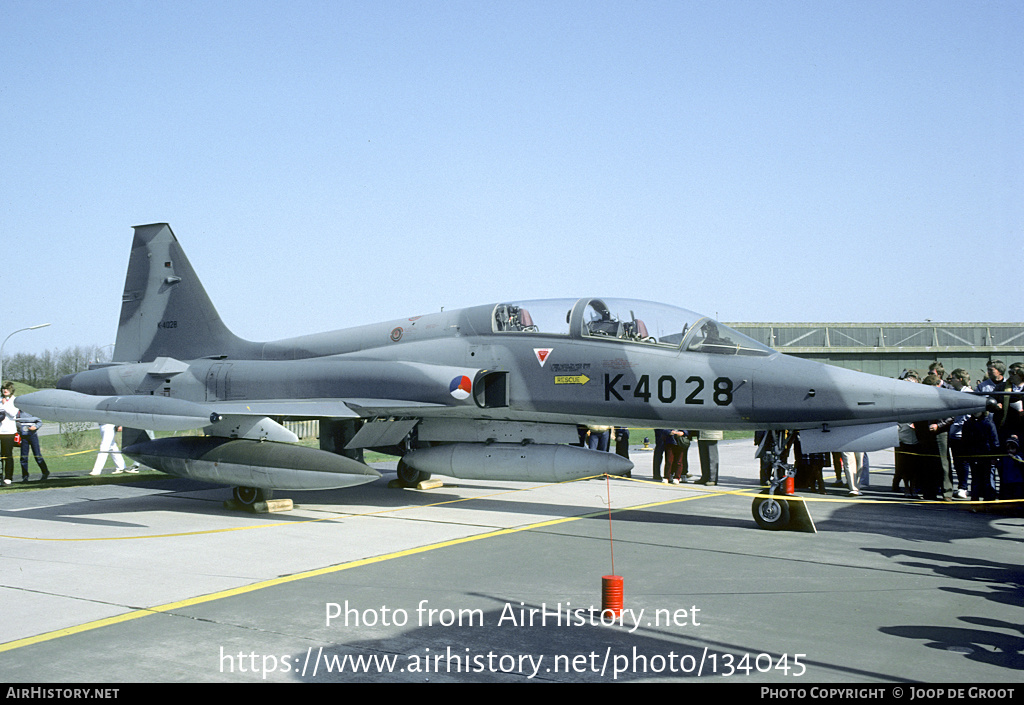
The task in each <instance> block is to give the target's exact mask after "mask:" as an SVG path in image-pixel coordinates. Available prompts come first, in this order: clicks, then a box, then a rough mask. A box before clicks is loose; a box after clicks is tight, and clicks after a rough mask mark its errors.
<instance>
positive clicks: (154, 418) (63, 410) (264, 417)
mask: <svg viewBox="0 0 1024 705" xmlns="http://www.w3.org/2000/svg"><path fill="white" fill-rule="evenodd" d="M17 403H18V408H19V409H23V410H25V411H27V412H28V413H30V414H33V415H35V416H38V417H39V418H42V419H46V420H49V421H58V422H62V423H69V422H87V423H99V424H107V423H111V424H115V425H118V426H127V427H130V428H143V429H147V430H150V431H188V430H195V429H205V430H206V433H207V434H209V435H215V436H226V437H239V438H250V437H251V438H262V439H266V440H278V441H283V442H295V441H296V440H297V438H296V437H295V436H294V434H292V433H291V432H290V431H286V432H285V433H281V431H285V429H284V428H283V427H281V426H280V425H279V424H277V423H276V422H274V421H271V420H270V417H293V418H336V419H338V418H353V419H354V418H361V417H368V416H376V415H380V414H382V413H386V414H391V415H409V416H411V415H419V414H424V415H426V414H430V412H431V411H434V412H437V411H440V410H444V409H446V408H447V407H445V406H444V405H442V404H436V403H426V402H415V401H409V400H406V399H364V398H357V399H251V400H246V401H214V402H190V401H185V400H182V399H173V398H170V397H164V396H156V395H154V396H149V395H124V396H108V397H103V396H95V395H91V394H82V393H81V392H74V391H70V390H66V389H44V390H41V391H38V392H32V393H30V394H25V395H23V396H20V397H18V401H17ZM275 427H276V428H275ZM260 428H262V430H260ZM278 429H280V430H278Z"/></svg>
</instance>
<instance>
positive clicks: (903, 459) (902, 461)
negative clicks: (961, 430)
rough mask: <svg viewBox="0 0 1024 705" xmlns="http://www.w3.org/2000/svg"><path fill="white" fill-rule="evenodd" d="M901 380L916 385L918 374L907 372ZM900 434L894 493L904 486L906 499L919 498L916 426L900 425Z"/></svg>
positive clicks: (898, 427)
mask: <svg viewBox="0 0 1024 705" xmlns="http://www.w3.org/2000/svg"><path fill="white" fill-rule="evenodd" d="M900 379H902V380H904V381H907V382H911V383H916V382H918V381H919V380H918V378H917V373H916V372H914V370H905V371H904V372H903V374H902V375H900ZM897 431H898V434H899V446H898V447H897V448H896V457H895V472H894V473H893V477H892V491H893V492H899V491H900V484H901V483H902V485H903V496H904V497H916V496H917V476H918V473H917V467H918V458H919V456H918V449H917V443H918V440H917V433H916V432H915V431H914V424H912V423H900V424H898V425H897Z"/></svg>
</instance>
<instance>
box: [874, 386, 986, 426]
mask: <svg viewBox="0 0 1024 705" xmlns="http://www.w3.org/2000/svg"><path fill="white" fill-rule="evenodd" d="M895 390H896V391H895V397H896V398H895V404H894V407H895V411H896V413H897V414H898V415H899V417H900V420H901V421H918V420H922V419H937V418H946V417H950V416H960V415H961V414H973V413H977V412H979V411H982V410H984V409H985V407H986V405H987V401H986V399H985V398H984V397H981V396H978V395H975V394H966V393H964V392H956V391H953V390H951V389H941V388H939V387H931V386H928V385H924V384H915V383H913V382H898V383H897V384H896V386H895Z"/></svg>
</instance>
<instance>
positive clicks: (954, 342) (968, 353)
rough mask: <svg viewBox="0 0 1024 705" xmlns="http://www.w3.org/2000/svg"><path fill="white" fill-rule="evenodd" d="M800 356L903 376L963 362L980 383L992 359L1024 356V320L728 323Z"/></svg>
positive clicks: (949, 368)
mask: <svg viewBox="0 0 1024 705" xmlns="http://www.w3.org/2000/svg"><path fill="white" fill-rule="evenodd" d="M726 325H728V326H729V327H731V328H735V329H736V330H738V331H740V332H741V333H744V334H746V335H749V336H750V337H751V338H753V339H754V340H758V341H760V342H762V343H764V344H765V345H768V346H770V347H772V348H775V349H776V350H778V351H779V352H784V353H787V354H790V355H794V356H796V357H803V358H807V359H809V360H815V361H817V362H825V363H828V364H831V365H836V366H838V367H846V368H849V369H854V370H860V371H862V372H870V373H871V374H876V375H882V376H883V377H898V376H899V374H900V373H901V372H902V371H903V370H905V369H915V370H918V371H919V372H921V373H922V374H924V373H926V372H927V371H928V365H930V364H931V363H933V362H936V361H938V362H941V363H942V364H943V366H944V367H945V368H946V372H947V373H949V372H952V371H953V370H954V369H956V368H957V367H963V368H964V369H966V370H967V371H968V372H970V373H971V381H972V382H973V383H975V384H977V382H978V381H979V380H981V379H983V378H984V376H985V366H986V363H987V362H988V361H989V360H990V359H995V360H1002V361H1003V362H1005V363H1006V365H1007V366H1009V365H1010V364H1011V363H1014V362H1021V361H1024V323H932V322H930V321H929V322H925V323H726Z"/></svg>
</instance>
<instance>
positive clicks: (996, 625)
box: [864, 548, 1024, 671]
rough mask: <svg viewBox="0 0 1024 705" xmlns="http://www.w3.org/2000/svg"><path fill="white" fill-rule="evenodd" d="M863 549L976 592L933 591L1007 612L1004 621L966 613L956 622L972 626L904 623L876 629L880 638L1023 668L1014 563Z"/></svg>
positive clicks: (1023, 580) (1022, 599) (1022, 589)
mask: <svg viewBox="0 0 1024 705" xmlns="http://www.w3.org/2000/svg"><path fill="white" fill-rule="evenodd" d="M864 550H865V551H871V552H875V553H878V554H880V555H883V556H886V557H888V558H894V559H897V560H896V562H897V563H898V564H899V565H902V566H907V567H909V568H913V569H915V570H920V569H922V568H923V569H926V570H931V571H932V572H933V573H934V574H935V575H939V576H943V577H947V578H953V579H955V580H959V581H964V582H967V583H975V584H977V585H978V586H979V587H980V588H981V589H978V590H967V589H964V588H959V587H940V588H939V590H941V591H944V592H950V593H956V594H958V595H965V596H968V597H972V598H981V599H985V600H991V601H994V602H997V603H999V604H1001V605H1004V606H1005V607H1006V608H1007V610H1009V611H1008V613H1007V617H1008V619H1007V620H1005V621H1004V620H995V619H990V618H986V617H971V616H968V615H961V616H959V617H958V618H957V619H959V620H960V621H962V622H964V623H965V624H968V625H975V627H976V628H971V627H966V626H965V627H963V628H957V627H948V626H934V625H904V626H892V627H882V628H881V629H880V631H881V632H882V633H883V634H889V635H891V636H897V637H901V638H904V639H912V640H915V641H920V642H923V643H924V645H925V646H927V647H929V648H932V649H938V650H942V651H948V650H958V651H960V652H961V653H963V654H964V656H965V657H966V658H968V659H970V660H972V661H977V662H979V663H986V664H990V665H993V666H1000V667H1003V668H1009V669H1014V670H1018V671H1019V670H1024V629H1022V627H1021V620H1020V618H1019V615H1018V614H1016V613H1015V612H1013V610H1020V609H1021V608H1022V607H1021V606H1022V605H1024V569H1022V568H1021V567H1020V566H1019V565H1017V564H1011V563H999V562H994V561H989V560H984V559H975V558H964V557H954V556H948V555H944V554H942V553H932V552H928V551H903V550H899V549H868V548H865V549H864ZM1008 632H1009V633H1008ZM965 647H966V648H965Z"/></svg>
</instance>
